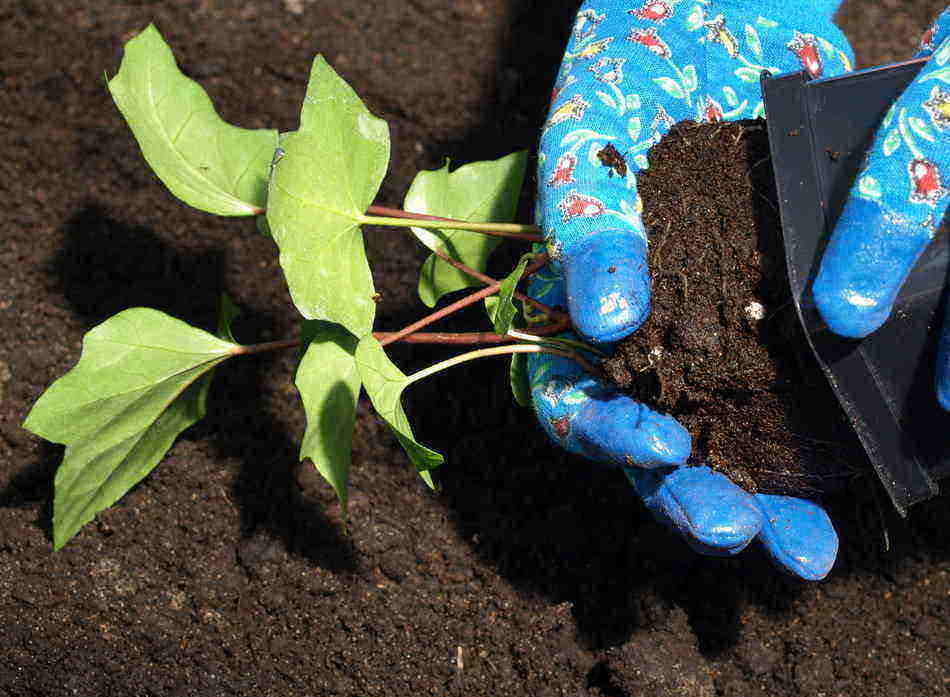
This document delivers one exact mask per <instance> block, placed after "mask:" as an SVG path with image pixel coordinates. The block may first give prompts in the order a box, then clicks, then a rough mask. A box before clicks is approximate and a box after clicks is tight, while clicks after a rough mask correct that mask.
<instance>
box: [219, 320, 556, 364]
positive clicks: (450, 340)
mask: <svg viewBox="0 0 950 697" xmlns="http://www.w3.org/2000/svg"><path fill="white" fill-rule="evenodd" d="M569 328H570V322H569V321H563V320H561V321H558V322H556V323H554V324H545V325H543V326H540V327H535V328H533V329H525V330H523V333H524V334H532V335H534V336H551V335H552V334H560V333H561V332H563V331H566V330H567V329H569ZM394 334H395V332H373V336H374V337H375V338H376V340H377V341H379V342H380V343H383V344H389V343H392V341H390V340H389V338H390V337H391V336H393V335H394ZM398 341H399V342H400V343H403V344H449V345H452V344H464V345H468V344H501V343H504V342H506V341H511V337H510V336H505V335H504V334H494V333H492V332H463V333H452V332H416V333H414V334H409V335H408V336H403V337H400V338H399V339H398ZM298 346H300V339H283V340H281V341H268V342H266V343H263V344H252V345H250V346H239V347H238V348H237V349H235V350H234V351H233V354H234V355H235V356H249V355H251V354H255V353H264V352H266V351H278V350H280V349H289V348H296V347H298Z"/></svg>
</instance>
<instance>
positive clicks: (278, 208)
mask: <svg viewBox="0 0 950 697" xmlns="http://www.w3.org/2000/svg"><path fill="white" fill-rule="evenodd" d="M280 145H281V147H280V150H279V151H278V154H279V156H278V157H275V158H274V164H273V171H272V174H271V178H270V188H269V191H268V199H267V222H268V224H269V225H270V229H271V232H272V233H273V235H274V240H275V241H276V242H277V246H278V247H279V248H280V265H281V267H282V268H283V270H284V276H285V277H286V278H287V285H288V286H289V287H290V295H291V297H292V298H293V301H294V304H295V305H296V306H297V309H298V310H299V311H300V314H302V315H303V316H304V317H306V318H307V319H320V320H326V321H330V322H336V323H338V324H341V325H343V326H344V327H346V328H347V329H348V330H349V331H351V332H352V333H353V334H355V335H356V336H362V335H364V334H366V333H368V332H369V331H371V329H372V327H373V319H374V317H375V315H376V303H375V302H374V301H373V296H374V295H375V290H374V288H373V278H372V276H371V274H370V270H369V263H368V262H367V260H366V252H365V250H364V248H363V236H362V233H361V231H360V224H361V223H363V222H365V221H364V218H365V216H364V213H365V211H366V208H367V206H369V205H370V204H371V203H372V202H373V198H374V197H375V196H376V192H377V191H378V190H379V185H380V183H381V182H382V179H383V176H384V175H385V174H386V168H387V167H388V164H389V127H388V126H387V125H386V122H385V121H383V120H382V119H378V118H376V117H375V116H373V115H372V114H370V113H369V111H368V110H367V109H366V107H365V106H364V105H363V102H361V101H360V98H359V97H358V96H357V95H356V93H355V92H354V91H353V90H352V88H350V86H349V85H347V84H346V82H344V81H343V79H342V78H341V77H340V76H339V75H337V74H336V72H334V70H333V68H331V67H330V66H329V65H328V64H327V62H326V61H325V60H324V59H323V57H322V56H317V57H316V58H315V59H314V61H313V68H312V69H311V71H310V81H309V83H308V85H307V96H306V98H305V99H304V105H303V109H302V110H301V113H300V128H299V129H298V130H296V131H294V132H292V133H287V134H283V135H282V136H281V143H280Z"/></svg>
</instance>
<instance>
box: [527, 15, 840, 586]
mask: <svg viewBox="0 0 950 697" xmlns="http://www.w3.org/2000/svg"><path fill="white" fill-rule="evenodd" d="M838 4H839V3H838V0H811V1H809V0H791V1H788V0H784V1H780V0H771V1H765V2H763V1H755V0H646V1H645V2H643V3H642V4H638V3H635V2H634V3H631V2H629V1H624V2H621V1H618V0H599V1H598V0H591V1H589V2H587V3H585V4H584V5H583V7H582V8H581V10H580V12H579V13H578V16H577V21H576V23H575V25H574V28H573V32H572V35H571V38H570V41H569V44H568V48H567V51H566V53H565V57H564V61H563V63H562V66H561V70H560V73H559V75H558V78H557V81H556V84H555V88H554V93H553V100H552V105H551V110H550V113H549V116H548V120H547V123H546V124H545V127H544V132H543V134H542V138H541V147H540V155H539V157H540V171H539V183H538V186H539V192H538V194H539V195H538V212H537V220H538V223H539V225H540V226H541V227H542V229H543V230H544V233H545V237H546V240H547V250H548V252H549V254H551V256H552V258H553V259H555V260H556V261H555V262H554V263H552V264H551V265H550V267H549V268H548V269H546V270H545V271H544V272H543V273H542V274H539V275H537V276H536V277H534V278H533V279H532V281H531V283H530V286H529V292H530V293H531V294H532V295H534V296H535V297H537V298H538V299H539V300H542V301H543V302H545V303H548V304H550V305H562V306H566V307H567V308H568V309H569V311H570V313H571V318H572V320H573V322H574V325H575V327H576V329H577V331H578V333H579V334H580V335H581V336H582V337H583V338H585V339H587V340H589V341H592V342H597V343H608V344H609V342H613V341H617V340H619V339H621V338H623V337H624V336H627V335H628V334H630V333H631V332H633V331H635V330H636V329H637V328H638V327H639V326H640V325H641V324H642V323H643V321H644V320H645V319H646V317H647V315H648V314H649V311H650V277H649V272H648V269H647V266H646V258H647V239H646V233H645V231H644V227H643V224H642V222H641V218H640V214H641V210H642V204H641V201H640V198H639V196H638V194H637V181H636V173H637V172H638V171H640V170H641V169H644V168H645V167H646V166H647V164H648V163H647V160H646V153H647V151H648V150H649V149H650V147H652V146H653V145H654V144H655V143H657V142H659V141H660V139H661V138H662V137H663V135H664V134H665V133H666V132H667V131H668V130H669V129H670V127H671V126H672V125H673V124H675V123H677V122H678V121H681V120H686V119H692V120H698V121H716V120H734V119H744V118H755V117H758V116H763V115H764V107H763V105H762V98H761V93H760V90H759V74H760V73H761V71H762V70H769V71H770V72H772V73H775V74H780V73H785V72H791V71H798V70H802V69H805V70H808V71H809V72H810V73H811V74H812V75H814V76H816V77H821V76H825V77H827V76H831V75H835V74H839V73H842V72H845V71H848V70H850V68H851V63H852V53H851V49H850V47H849V45H848V43H847V40H846V39H845V38H844V36H843V35H842V33H841V31H840V30H839V29H838V28H837V27H835V26H834V24H833V23H832V21H831V18H832V15H833V14H834V12H835V10H836V9H837V6H838ZM531 319H532V318H531V317H530V316H529V321H530V320H531ZM608 348H609V346H608ZM529 375H530V379H531V386H532V396H533V400H534V407H535V411H536V412H537V415H538V418H539V420H540V422H541V424H542V427H543V428H544V429H545V430H546V431H547V433H548V434H549V436H550V437H551V438H552V439H553V440H554V441H555V442H557V443H559V444H561V445H562V446H563V447H565V448H566V449H567V450H569V451H571V452H574V453H577V454H580V455H584V456H586V457H588V458H591V459H593V460H596V461H601V462H605V463H608V464H613V465H620V466H623V467H624V468H625V472H626V474H627V476H628V478H629V479H630V481H631V483H632V485H633V487H634V489H635V490H636V492H637V494H638V495H639V496H640V497H641V498H642V499H643V501H644V503H645V504H646V506H647V507H648V508H649V509H650V510H651V511H652V512H653V514H654V515H655V516H656V517H657V519H659V520H660V521H661V522H663V523H665V524H667V525H669V526H671V527H673V528H674V529H676V530H677V531H679V532H680V533H681V534H682V535H683V536H684V538H685V539H686V541H687V542H688V543H689V544H690V545H691V546H692V547H693V548H694V549H696V550H697V551H699V552H701V553H704V554H715V555H732V554H736V553H738V552H739V551H741V550H742V549H743V548H745V547H746V546H747V545H748V544H749V543H750V542H751V541H752V540H753V539H758V540H759V541H760V542H761V543H762V545H763V547H764V549H765V550H766V552H767V553H768V554H769V555H770V556H771V557H772V558H773V559H774V560H775V562H776V564H777V565H778V566H779V567H780V568H782V569H785V570H786V571H788V572H790V573H793V574H795V575H797V576H800V577H802V578H806V579H819V578H822V577H824V576H825V575H826V574H827V573H828V571H829V570H830V569H831V566H832V565H833V563H834V560H835V557H836V555H837V548H838V538H837V535H836V534H835V531H834V528H833V527H832V525H831V521H830V520H829V519H828V516H827V514H826V513H825V512H824V510H823V509H821V508H820V507H819V506H817V505H816V504H814V503H812V502H810V501H806V500H804V499H797V498H791V497H784V496H769V495H763V494H757V495H751V494H748V493H747V492H745V491H743V490H742V489H740V488H739V487H737V486H736V485H734V484H733V483H732V482H731V481H730V480H729V479H727V478H726V477H725V476H724V475H722V474H719V473H717V472H714V471H712V470H710V469H708V468H706V467H678V465H682V464H685V463H686V460H687V458H688V457H689V453H690V449H691V443H690V436H689V434H688V433H687V432H686V430H685V429H683V427H682V426H680V425H679V424H678V423H677V422H676V421H675V420H674V419H672V418H670V417H668V416H664V415H660V414H657V413H656V412H654V411H652V410H650V409H649V408H648V407H646V406H644V405H641V404H637V403H636V402H634V401H633V400H631V399H630V398H629V397H626V396H624V395H621V394H619V393H617V392H615V391H614V390H612V389H610V388H608V387H607V386H604V385H602V384H600V383H599V382H598V381H597V380H595V379H594V378H592V377H591V376H589V375H587V374H585V373H584V372H583V371H582V370H581V369H580V368H579V367H578V366H577V365H576V364H575V363H573V362H571V361H567V360H565V359H561V358H557V357H551V356H546V355H541V356H532V357H531V358H530V359H529Z"/></svg>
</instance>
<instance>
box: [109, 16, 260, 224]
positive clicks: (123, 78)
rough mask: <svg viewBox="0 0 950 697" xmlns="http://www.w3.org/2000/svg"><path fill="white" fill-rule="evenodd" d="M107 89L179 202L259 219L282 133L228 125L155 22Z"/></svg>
mask: <svg viewBox="0 0 950 697" xmlns="http://www.w3.org/2000/svg"><path fill="white" fill-rule="evenodd" d="M109 91H110V92H111V93H112V98H113V99H114V100H115V103H116V106H118V107H119V111H121V112H122V116H124V117H125V120H126V121H127V122H128V124H129V127H130V128H131V129H132V133H133V134H134V135H135V139H136V140H137V141H138V144H139V147H140V148H141V149H142V154H143V155H144V156H145V159H146V161H147V162H148V164H149V166H151V168H152V170H153V171H154V172H155V174H157V175H158V178H159V179H161V180H162V183H164V184H165V186H167V187H168V189H169V191H171V192H172V193H173V194H174V195H175V196H177V197H178V198H180V199H181V200H182V201H184V202H185V203H187V204H188V205H189V206H194V207H195V208H198V209H200V210H203V211H207V212H209V213H215V214H217V215H231V216H234V215H257V214H259V213H261V212H262V210H263V208H264V206H265V203H266V201H267V175H268V171H269V166H270V162H271V158H272V157H273V154H274V149H275V148H276V147H277V131H275V130H272V129H257V130H248V129H245V128H238V127H237V126H232V125H231V124H229V123H226V122H225V121H223V120H222V119H221V117H220V116H218V114H217V112H215V110H214V105H212V103H211V99H210V98H209V97H208V95H207V94H206V93H205V91H204V90H203V89H202V88H201V85H199V84H198V83H197V82H195V81H194V80H191V79H190V78H187V77H185V75H183V74H182V72H181V71H180V70H179V69H178V66H177V65H176V63H175V57H174V56H173V55H172V51H171V49H170V48H169V47H168V44H166V43H165V40H164V39H162V35H161V34H159V32H158V29H156V28H155V26H154V25H152V24H150V25H149V26H148V27H147V28H146V29H145V30H144V31H143V32H142V33H141V34H139V35H138V36H136V37H135V38H134V39H132V40H130V41H129V42H128V43H127V44H126V45H125V55H124V57H123V58H122V65H121V67H120V68H119V73H118V75H116V76H115V77H114V78H112V79H111V80H109Z"/></svg>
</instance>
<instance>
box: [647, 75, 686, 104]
mask: <svg viewBox="0 0 950 697" xmlns="http://www.w3.org/2000/svg"><path fill="white" fill-rule="evenodd" d="M653 82H655V83H656V84H657V85H659V86H660V88H661V89H662V90H663V91H664V92H666V93H667V94H668V95H670V96H671V97H673V98H674V99H685V98H686V93H685V92H684V91H683V88H682V87H680V83H678V82H677V81H676V80H674V79H673V78H671V77H655V78H653Z"/></svg>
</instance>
